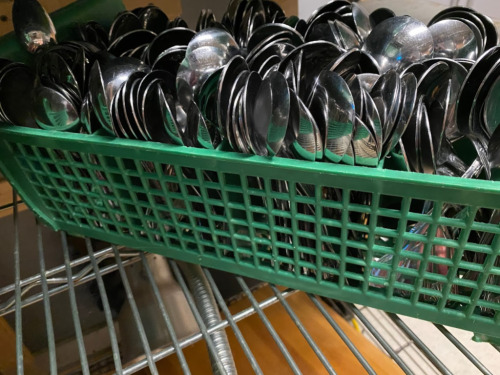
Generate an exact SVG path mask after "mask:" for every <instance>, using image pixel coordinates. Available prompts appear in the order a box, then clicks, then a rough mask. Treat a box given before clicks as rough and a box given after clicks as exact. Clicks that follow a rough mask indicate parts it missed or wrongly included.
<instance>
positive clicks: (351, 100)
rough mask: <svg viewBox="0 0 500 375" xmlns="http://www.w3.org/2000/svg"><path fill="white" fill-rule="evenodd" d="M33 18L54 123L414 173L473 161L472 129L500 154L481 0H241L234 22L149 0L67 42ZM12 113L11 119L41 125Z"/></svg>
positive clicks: (37, 91)
mask: <svg viewBox="0 0 500 375" xmlns="http://www.w3.org/2000/svg"><path fill="white" fill-rule="evenodd" d="M16 1H17V3H20V2H28V3H29V4H35V3H36V1H33V0H29V1H28V0H16ZM36 4H37V3H36ZM32 8H33V9H31V11H32V12H34V13H37V12H38V13H37V17H38V18H37V19H40V20H44V22H43V24H44V25H48V26H50V25H51V21H50V18H49V17H48V15H47V14H46V13H43V14H42V13H40V12H41V10H43V8H41V7H38V6H33V7H32ZM40 9H41V10H40ZM18 13H19V12H18ZM22 21H23V18H22V17H20V16H19V15H17V18H15V19H14V23H15V24H16V32H17V33H18V35H24V37H25V39H24V40H23V43H24V44H25V45H26V48H27V49H28V50H29V51H30V52H34V53H35V54H36V69H35V72H34V75H35V77H36V79H35V80H34V84H32V86H33V87H34V88H33V90H32V97H33V110H32V112H33V117H34V118H35V122H36V124H37V125H38V126H39V127H42V128H45V129H54V130H60V131H81V132H85V133H94V132H98V133H100V134H107V135H110V136H116V137H122V138H132V139H140V140H147V141H157V142H164V143H171V144H178V145H185V146H191V147H203V148H218V147H221V148H223V149H232V150H234V151H238V152H242V153H250V154H256V155H262V156H274V155H278V156H282V157H288V158H298V159H304V160H310V161H314V160H317V161H327V162H333V163H346V164H351V165H363V166H372V167H375V166H379V165H380V163H381V162H383V161H384V159H385V158H386V157H387V156H390V155H391V153H392V152H396V153H400V154H402V155H403V156H404V161H405V163H406V169H408V170H411V171H416V172H423V173H438V174H446V175H452V176H460V175H462V174H463V173H464V172H465V170H466V169H467V167H468V165H466V163H465V162H464V161H463V160H462V158H461V157H460V155H457V154H456V152H455V147H454V143H455V142H460V141H461V140H463V139H468V140H470V142H471V143H472V144H473V145H474V146H475V149H476V152H477V155H478V158H479V159H480V160H481V162H482V164H483V165H482V168H483V169H484V170H485V175H486V177H490V176H491V168H492V167H494V166H495V158H498V156H496V154H497V152H496V150H497V149H498V147H500V146H499V145H498V141H497V138H500V136H496V135H494V131H495V129H496V126H497V124H498V122H499V121H498V118H499V117H500V115H498V113H497V112H498V111H496V107H495V105H494V103H495V99H496V96H497V95H496V94H497V93H498V92H499V91H500V89H499V88H498V87H499V85H500V83H497V82H496V81H497V78H498V76H499V75H500V71H499V70H498V69H497V68H496V66H497V64H496V63H497V61H498V60H499V59H498V57H499V56H497V55H498V54H497V53H496V52H495V51H496V49H497V47H495V46H496V44H497V42H498V36H497V33H496V30H495V28H494V25H493V23H492V21H491V20H490V19H489V18H488V17H487V16H485V15H482V14H480V13H478V12H476V11H474V10H471V9H468V8H463V7H452V8H448V9H446V10H444V11H442V12H440V13H439V14H437V15H436V16H435V17H434V18H433V19H432V20H431V21H430V23H429V25H428V26H426V25H424V24H423V23H422V22H420V21H418V20H416V19H414V18H412V17H409V16H396V15H395V14H394V13H392V12H390V11H389V10H387V9H382V8H381V9H377V10H376V11H374V12H373V13H372V14H368V13H367V12H366V11H365V10H364V9H363V8H362V7H361V6H360V5H358V4H356V3H351V2H348V1H345V0H334V1H331V2H329V3H327V4H325V5H323V6H321V7H320V8H318V9H317V10H316V11H315V12H314V13H313V14H312V15H311V16H310V17H309V19H307V20H303V19H300V18H298V17H296V16H289V17H287V16H286V15H285V14H284V12H283V10H282V9H281V8H280V7H279V5H277V4H276V3H274V2H273V1H270V0H233V1H231V2H230V3H229V5H228V7H227V10H226V12H225V13H224V15H223V17H222V19H221V20H220V22H219V21H217V20H216V18H215V15H214V14H213V12H212V11H211V10H202V11H201V13H200V17H199V19H198V22H197V24H196V28H195V30H196V31H195V30H191V29H189V28H188V25H187V24H186V22H185V21H184V20H182V19H181V18H176V19H174V20H170V19H169V18H168V16H167V15H165V14H164V13H163V12H162V11H161V10H160V9H159V8H157V7H155V6H148V7H144V8H137V9H134V10H132V11H125V12H121V13H119V14H118V15H117V16H116V18H115V20H114V21H113V23H112V25H111V27H110V29H109V31H108V30H106V29H105V28H104V27H103V26H101V25H99V24H98V23H96V22H94V21H89V22H87V23H86V24H83V25H80V26H79V29H78V30H79V32H80V36H81V38H82V40H81V41H66V42H61V43H59V44H56V42H55V35H56V34H55V29H53V28H51V27H48V26H47V27H46V28H45V29H44V30H46V33H47V35H46V37H43V38H41V40H37V41H33V40H29V38H26V35H27V34H26V33H23V30H24V29H23V27H24V28H26V25H25V24H24V23H23V22H22ZM7 64H11V63H10V62H8V63H7ZM17 69H25V70H26V68H19V66H18V68H17ZM2 72H5V71H2ZM481 72H482V73H483V74H482V75H481V77H480V78H478V77H477V76H478V75H479V74H480V73H481ZM484 72H487V74H486V75H484ZM4 81H5V82H6V83H4ZM8 81H9V80H8V79H6V80H3V79H2V80H0V91H1V90H3V91H4V92H5V91H8V90H9V89H8V88H4V87H3V86H4V85H7V84H8ZM466 87H467V89H465V88H466ZM471 87H473V89H471ZM1 99H2V98H0V106H1V108H4V107H5V108H8V107H9V104H8V103H4V102H5V101H6V99H4V100H3V101H2V100H1ZM483 102H484V103H485V104H484V105H481V106H479V105H477V104H476V103H483ZM6 111H7V112H9V111H10V115H8V116H2V119H3V120H5V121H8V122H13V123H18V124H21V125H30V122H29V120H27V119H18V118H16V117H15V115H13V113H16V112H17V111H15V110H10V109H7V110H6ZM3 112H4V113H2V114H5V110H4V111H3ZM32 122H33V121H32ZM31 126H33V124H31Z"/></svg>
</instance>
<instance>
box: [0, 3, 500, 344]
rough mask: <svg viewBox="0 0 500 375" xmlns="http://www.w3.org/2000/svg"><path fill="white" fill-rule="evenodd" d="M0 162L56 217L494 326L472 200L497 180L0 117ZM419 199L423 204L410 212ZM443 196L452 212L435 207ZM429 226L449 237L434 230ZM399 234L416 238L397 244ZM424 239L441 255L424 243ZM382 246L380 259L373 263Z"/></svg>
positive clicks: (485, 329) (97, 234) (204, 258)
mask: <svg viewBox="0 0 500 375" xmlns="http://www.w3.org/2000/svg"><path fill="white" fill-rule="evenodd" d="M96 3H97V2H96ZM98 3H99V4H101V2H98ZM56 24H57V23H56ZM1 45H2V44H0V46H1ZM0 51H1V47H0ZM0 170H1V171H2V173H3V174H4V175H5V177H6V178H7V179H8V180H9V181H10V182H11V184H12V185H13V186H14V187H15V189H16V190H17V191H18V192H19V194H20V195H21V197H22V198H23V200H24V201H25V202H26V203H27V204H28V206H29V207H30V208H31V209H32V210H33V211H34V212H35V213H36V214H37V215H38V216H39V217H40V218H41V219H42V220H43V221H44V222H45V223H47V224H48V225H49V226H51V227H52V228H54V229H56V230H65V231H67V232H68V233H71V234H74V235H83V236H89V237H93V238H96V239H101V240H104V241H109V242H111V243H115V244H121V245H125V246H128V247H132V248H137V249H141V250H145V251H150V252H155V253H159V254H162V255H165V256H168V257H171V258H174V259H179V260H184V261H187V262H192V263H199V264H203V265H204V266H207V267H213V268H217V269H222V270H226V271H230V272H233V273H237V274H240V275H244V276H249V277H253V278H257V279H261V280H265V281H269V282H272V283H277V284H281V285H285V286H288V287H292V288H297V289H301V290H305V291H308V292H312V293H316V294H319V295H323V296H327V297H332V298H335V299H340V300H344V301H349V302H354V303H359V304H362V305H367V306H373V307H377V308H381V309H384V310H387V311H391V312H395V313H400V314H404V315H409V316H414V317H418V318H421V319H426V320H430V321H434V322H437V323H442V324H447V325H451V326H456V327H459V328H463V329H467V330H470V331H474V332H477V333H481V334H486V335H490V336H496V337H500V312H499V310H500V303H495V302H493V301H491V300H486V299H484V297H483V296H484V293H483V292H490V293H496V294H498V295H500V286H499V285H494V284H490V283H489V279H490V278H489V276H492V275H500V267H498V266H496V263H495V261H496V259H497V257H498V256H499V254H500V227H499V226H498V225H493V224H488V223H483V222H478V221H476V213H477V211H478V210H479V209H481V208H500V199H499V198H500V183H498V182H494V181H482V180H465V179H459V178H452V177H443V176H435V175H424V174H416V173H410V172H401V171H394V170H387V169H384V170H382V169H370V168H365V167H353V166H346V165H335V164H330V163H321V162H307V161H300V160H289V159H282V158H265V157H259V156H249V155H243V154H237V153H233V152H224V151H218V150H204V149H196V148H188V147H181V146H172V145H165V144H159V143H153V142H141V141H134V140H125V139H113V138H108V137H102V136H96V135H82V134H74V133H60V132H55V131H46V130H38V129H29V128H22V127H16V126H2V127H0ZM285 183H286V185H287V186H288V187H289V190H288V191H287V190H284V189H283V188H282V187H283V185H285ZM329 187H333V188H336V189H337V190H336V191H337V192H338V195H337V197H339V198H338V199H332V198H331V197H328V196H325V191H326V189H325V188H329ZM302 190H305V191H307V192H308V193H307V194H306V195H304V194H302V193H300V192H301V191H302ZM360 194H364V195H363V196H364V197H365V198H366V197H368V198H369V199H365V202H367V203H366V204H361V203H359V202H360V200H359V199H358V198H359V196H360ZM424 201H432V202H433V203H434V210H433V213H432V214H430V215H426V214H422V213H421V210H422V204H423V202H424ZM356 202H358V203H356ZM448 203H453V204H456V205H459V206H460V207H462V208H464V210H463V211H462V212H464V213H465V214H464V215H462V216H461V217H460V218H447V217H444V216H442V215H441V209H440V208H441V207H442V206H443V205H445V204H448ZM284 206H288V207H287V209H282V208H283V207H284ZM353 217H356V218H358V219H359V218H362V219H363V221H362V222H364V223H366V225H363V224H358V222H361V221H360V220H357V221H353V220H352V218H353ZM417 222H425V223H428V224H429V228H428V230H427V232H426V234H425V235H421V234H416V233H412V231H411V230H409V229H408V227H409V225H410V224H412V223H417ZM442 226H446V227H448V228H449V229H453V230H455V231H458V232H459V235H458V237H457V238H458V239H457V240H452V239H446V238H442V237H440V236H438V235H437V233H438V230H439V228H441V227H442ZM308 227H309V228H308ZM311 228H313V230H312V231H311V230H310V229H311ZM478 232H479V233H482V232H485V233H492V234H493V235H494V239H493V241H492V245H481V244H478V243H477V241H475V240H474V239H473V238H472V237H473V234H474V235H477V233H478ZM405 240H412V241H422V242H423V243H424V244H425V245H424V247H423V252H422V253H418V252H410V251H403V250H402V247H403V244H404V241H405ZM433 245H441V246H446V247H448V249H453V251H452V253H453V256H452V257H451V258H444V257H439V256H435V255H432V254H431V250H432V247H433ZM354 252H357V253H358V254H359V253H360V254H362V257H359V256H355V255H353V253H354ZM464 252H468V253H469V254H470V253H478V254H479V253H481V254H484V256H483V258H484V262H483V263H482V264H478V263H477V262H468V261H465V260H463V254H464ZM386 254H392V255H393V259H392V262H390V263H384V264H382V263H380V262H379V261H378V259H379V258H380V257H382V256H384V255H386ZM404 260H413V261H415V262H419V265H418V267H417V268H416V269H410V268H406V267H401V266H399V265H400V263H401V262H402V261H404ZM443 267H444V269H446V274H443V272H442V270H443ZM374 269H380V270H382V271H383V272H381V273H379V274H378V276H375V273H374V272H372V271H373V270H374ZM437 269H441V273H440V272H438V271H437ZM466 271H468V272H473V273H476V275H477V278H475V279H474V280H469V279H465V278H463V273H464V272H466ZM401 275H404V277H405V279H406V280H405V281H404V282H403V281H401ZM408 280H411V282H409V281H408ZM430 283H433V285H439V286H440V287H439V288H434V287H429V285H430ZM481 308H482V309H489V310H488V311H489V312H490V314H489V315H482V314H481V311H480V309H481Z"/></svg>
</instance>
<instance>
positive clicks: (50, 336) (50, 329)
mask: <svg viewBox="0 0 500 375" xmlns="http://www.w3.org/2000/svg"><path fill="white" fill-rule="evenodd" d="M36 229H37V240H38V241H37V242H38V258H39V261H40V280H41V283H42V295H43V309H44V315H45V327H46V330H47V347H48V353H49V368H50V373H51V374H53V375H54V374H57V359H56V341H55V337H54V324H53V322H52V312H51V308H50V299H49V286H48V284H47V277H46V271H45V255H44V251H43V238H42V228H41V226H40V225H37V228H36Z"/></svg>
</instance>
